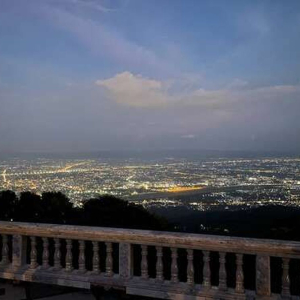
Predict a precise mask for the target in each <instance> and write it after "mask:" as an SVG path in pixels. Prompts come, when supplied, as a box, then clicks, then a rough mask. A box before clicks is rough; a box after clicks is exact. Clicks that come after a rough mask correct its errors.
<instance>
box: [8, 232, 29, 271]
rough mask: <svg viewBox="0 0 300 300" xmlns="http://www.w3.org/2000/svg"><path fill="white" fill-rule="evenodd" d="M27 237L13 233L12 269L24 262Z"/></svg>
mask: <svg viewBox="0 0 300 300" xmlns="http://www.w3.org/2000/svg"><path fill="white" fill-rule="evenodd" d="M26 249H27V237H26V236H22V235H13V238H12V265H13V268H14V269H18V268H21V267H22V266H24V265H25V264H26Z"/></svg>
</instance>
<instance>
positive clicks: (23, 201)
mask: <svg viewBox="0 0 300 300" xmlns="http://www.w3.org/2000/svg"><path fill="white" fill-rule="evenodd" d="M0 220H3V221H16V222H35V223H52V224H72V225H87V226H104V227H123V228H136V229H152V230H167V229H169V228H168V222H167V221H165V220H164V219H163V218H160V217H157V216H155V215H153V214H151V213H150V212H148V211H147V210H146V209H144V208H143V207H141V206H139V205H135V204H132V203H128V202H127V201H124V200H121V199H118V198H116V197H113V196H108V195H106V196H99V197H98V198H94V199H90V200H87V201H85V202H84V205H83V206H82V207H81V208H78V207H74V206H73V204H72V203H71V202H70V200H69V199H68V198H67V197H66V196H65V195H64V194H62V193H60V192H45V193H43V194H42V195H41V196H39V195H36V194H34V193H31V192H23V193H21V194H20V196H17V195H16V194H15V193H14V192H12V191H2V192H0Z"/></svg>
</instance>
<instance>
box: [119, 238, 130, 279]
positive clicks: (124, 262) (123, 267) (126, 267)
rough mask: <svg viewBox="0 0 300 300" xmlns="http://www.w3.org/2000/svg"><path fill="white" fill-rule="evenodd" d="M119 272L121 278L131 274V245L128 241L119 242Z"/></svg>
mask: <svg viewBox="0 0 300 300" xmlns="http://www.w3.org/2000/svg"><path fill="white" fill-rule="evenodd" d="M119 274H120V277H121V278H122V279H130V278H131V276H132V247H131V244H128V243H120V244H119Z"/></svg>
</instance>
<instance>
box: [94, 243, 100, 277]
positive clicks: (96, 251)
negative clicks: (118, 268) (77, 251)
mask: <svg viewBox="0 0 300 300" xmlns="http://www.w3.org/2000/svg"><path fill="white" fill-rule="evenodd" d="M93 272H94V273H95V274H99V273H100V257H99V243H98V242H93Z"/></svg>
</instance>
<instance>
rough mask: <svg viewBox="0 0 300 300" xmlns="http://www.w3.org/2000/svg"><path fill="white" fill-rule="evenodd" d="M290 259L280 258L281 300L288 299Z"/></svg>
mask: <svg viewBox="0 0 300 300" xmlns="http://www.w3.org/2000/svg"><path fill="white" fill-rule="evenodd" d="M289 269H290V259H289V258H287V257H283V258H282V290H281V297H282V298H283V299H290V298H291V293H290V275H289Z"/></svg>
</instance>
